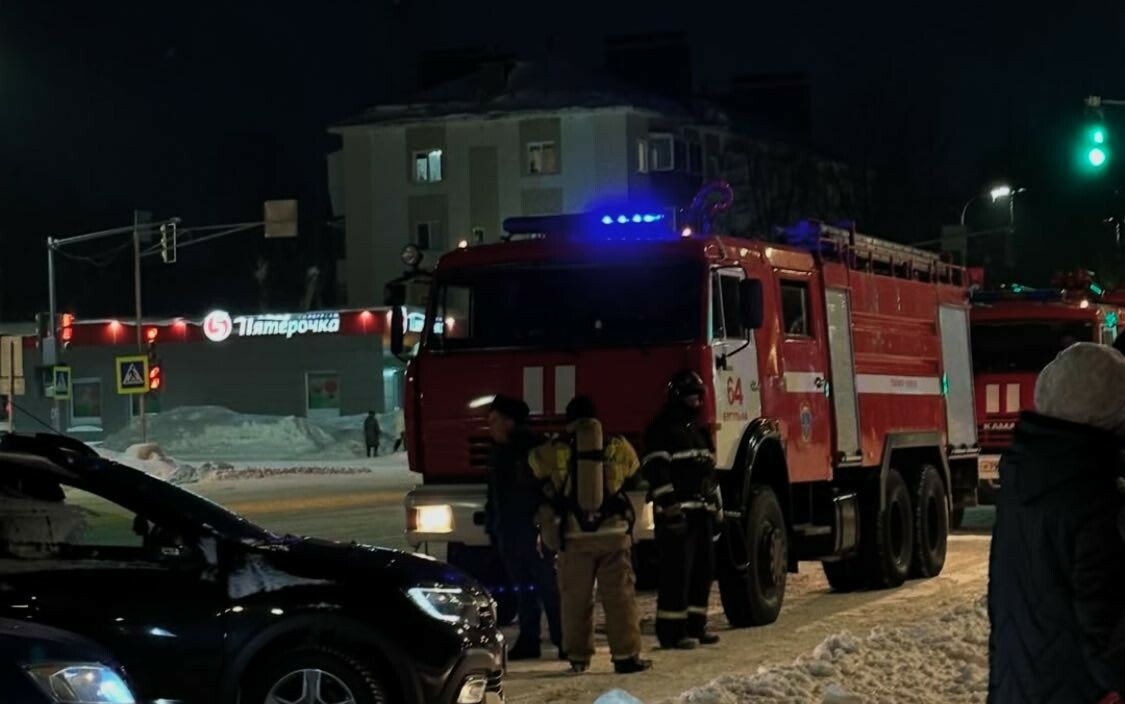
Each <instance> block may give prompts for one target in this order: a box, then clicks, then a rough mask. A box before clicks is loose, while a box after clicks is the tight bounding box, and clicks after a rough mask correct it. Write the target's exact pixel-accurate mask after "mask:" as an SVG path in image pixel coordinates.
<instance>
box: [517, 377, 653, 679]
mask: <svg viewBox="0 0 1125 704" xmlns="http://www.w3.org/2000/svg"><path fill="white" fill-rule="evenodd" d="M566 422H567V425H566V432H565V433H563V434H561V435H559V436H557V437H555V438H554V439H552V440H551V441H549V442H546V443H544V444H543V445H540V446H539V447H537V448H536V449H535V450H533V451H532V453H531V457H530V460H529V461H530V463H531V469H532V471H533V472H534V473H535V476H536V477H537V478H539V479H540V480H542V481H543V482H544V491H545V493H546V495H547V499H548V503H547V505H546V507H545V508H546V510H545V511H541V513H540V517H541V519H540V524H541V525H542V535H543V542H544V543H545V544H546V545H547V546H548V547H549V548H550V549H552V550H556V551H557V552H558V574H559V594H560V596H561V612H562V635H563V650H564V651H565V652H566V654H567V657H568V658H569V659H570V668H571V670H573V671H574V672H585V671H586V670H588V669H589V668H590V660H591V658H593V655H594V585H595V582H596V584H597V590H598V595H599V596H600V597H601V601H602V610H603V611H604V612H605V619H606V636H607V638H608V639H609V650H610V654H611V657H612V659H613V669H614V671H615V672H617V673H618V674H629V673H634V672H643V671H644V670H647V669H649V668H650V667H651V666H652V662H651V661H649V660H642V659H641V658H640V653H641V626H640V617H639V615H638V613H637V598H636V592H635V585H636V576H635V575H634V574H633V557H632V545H633V538H632V524H633V521H634V520H635V516H634V515H633V509H632V504H631V503H630V501H629V497H628V496H626V495H625V486H626V483H627V482H628V481H629V480H630V479H631V478H632V477H633V476H634V475H636V473H637V469H638V468H639V466H640V462H638V460H637V453H636V451H635V450H634V449H633V446H632V445H630V444H629V442H628V441H627V440H625V439H624V438H622V437H619V436H611V437H606V435H605V434H604V432H603V428H602V425H601V422H600V421H598V419H597V409H596V408H595V406H594V402H593V400H592V399H590V398H589V397H586V396H578V397H575V398H574V399H572V400H571V402H570V403H569V404H568V405H567V407H566Z"/></svg>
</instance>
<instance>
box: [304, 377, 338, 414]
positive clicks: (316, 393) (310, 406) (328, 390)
mask: <svg viewBox="0 0 1125 704" xmlns="http://www.w3.org/2000/svg"><path fill="white" fill-rule="evenodd" d="M305 415H306V416H307V417H308V418H336V417H338V416H339V415H340V374H339V373H338V372H307V373H306V374H305Z"/></svg>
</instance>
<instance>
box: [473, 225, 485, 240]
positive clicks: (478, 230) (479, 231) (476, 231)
mask: <svg viewBox="0 0 1125 704" xmlns="http://www.w3.org/2000/svg"><path fill="white" fill-rule="evenodd" d="M472 241H473V244H484V228H483V227H474V228H473V240H472Z"/></svg>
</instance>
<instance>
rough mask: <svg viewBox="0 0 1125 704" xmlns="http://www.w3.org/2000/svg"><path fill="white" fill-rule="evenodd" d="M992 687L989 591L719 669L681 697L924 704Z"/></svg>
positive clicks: (738, 702) (681, 700)
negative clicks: (948, 607) (918, 616)
mask: <svg viewBox="0 0 1125 704" xmlns="http://www.w3.org/2000/svg"><path fill="white" fill-rule="evenodd" d="M987 692H988V612H987V609H986V605H985V601H984V599H983V598H982V599H979V600H977V601H976V602H975V603H967V604H962V605H960V606H958V607H956V608H955V609H954V610H953V611H951V612H949V613H947V614H945V615H943V616H941V617H940V618H937V619H935V620H931V621H926V622H923V623H918V624H915V625H912V626H899V627H894V628H889V627H885V626H880V627H877V628H875V629H874V630H873V631H871V634H870V635H868V636H867V637H866V638H859V637H856V636H854V635H852V634H850V633H847V632H844V633H839V634H836V635H833V636H830V637H829V638H827V639H825V640H824V642H822V643H821V644H820V645H818V646H817V647H816V649H815V650H813V652H812V654H811V655H803V656H801V657H800V658H798V659H797V660H796V661H795V662H794V663H793V664H791V665H783V666H775V667H769V668H761V669H759V670H758V672H757V673H756V674H754V675H749V676H733V675H727V676H724V677H720V678H718V679H716V680H714V681H713V682H711V683H710V684H708V685H706V686H704V687H699V688H696V689H692V690H689V691H687V692H684V693H683V694H681V695H680V696H679V697H678V698H676V699H675V700H673V701H674V702H676V704H743V703H744V702H791V703H792V704H805V703H807V702H820V703H821V704H875V703H886V704H897V703H898V702H903V701H910V702H918V703H919V704H927V703H932V704H939V703H940V704H948V703H950V702H965V703H966V704H968V703H976V702H984V701H985V697H986V694H987Z"/></svg>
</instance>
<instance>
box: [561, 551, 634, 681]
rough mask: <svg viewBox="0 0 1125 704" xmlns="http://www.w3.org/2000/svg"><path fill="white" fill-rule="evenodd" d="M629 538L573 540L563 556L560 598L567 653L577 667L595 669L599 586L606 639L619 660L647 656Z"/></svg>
mask: <svg viewBox="0 0 1125 704" xmlns="http://www.w3.org/2000/svg"><path fill="white" fill-rule="evenodd" d="M631 547H632V546H631V539H630V537H629V536H628V535H591V536H579V537H573V536H571V537H569V538H568V539H567V541H566V545H565V546H564V549H563V551H562V552H560V553H559V561H558V570H559V596H560V605H561V607H562V635H563V646H562V647H563V650H564V651H565V652H566V654H567V657H568V658H569V659H570V661H571V662H581V663H589V662H590V658H591V657H593V655H594V584H595V582H596V583H597V588H598V596H599V597H600V598H601V602H602V610H603V611H604V612H605V630H606V637H607V638H608V639H609V652H610V654H611V656H612V657H613V659H614V660H615V661H616V660H629V659H631V658H633V657H636V656H637V655H639V654H640V652H641V626H640V616H639V615H638V613H637V599H636V592H635V589H636V581H637V580H636V576H635V575H634V573H633V557H632V550H631Z"/></svg>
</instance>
